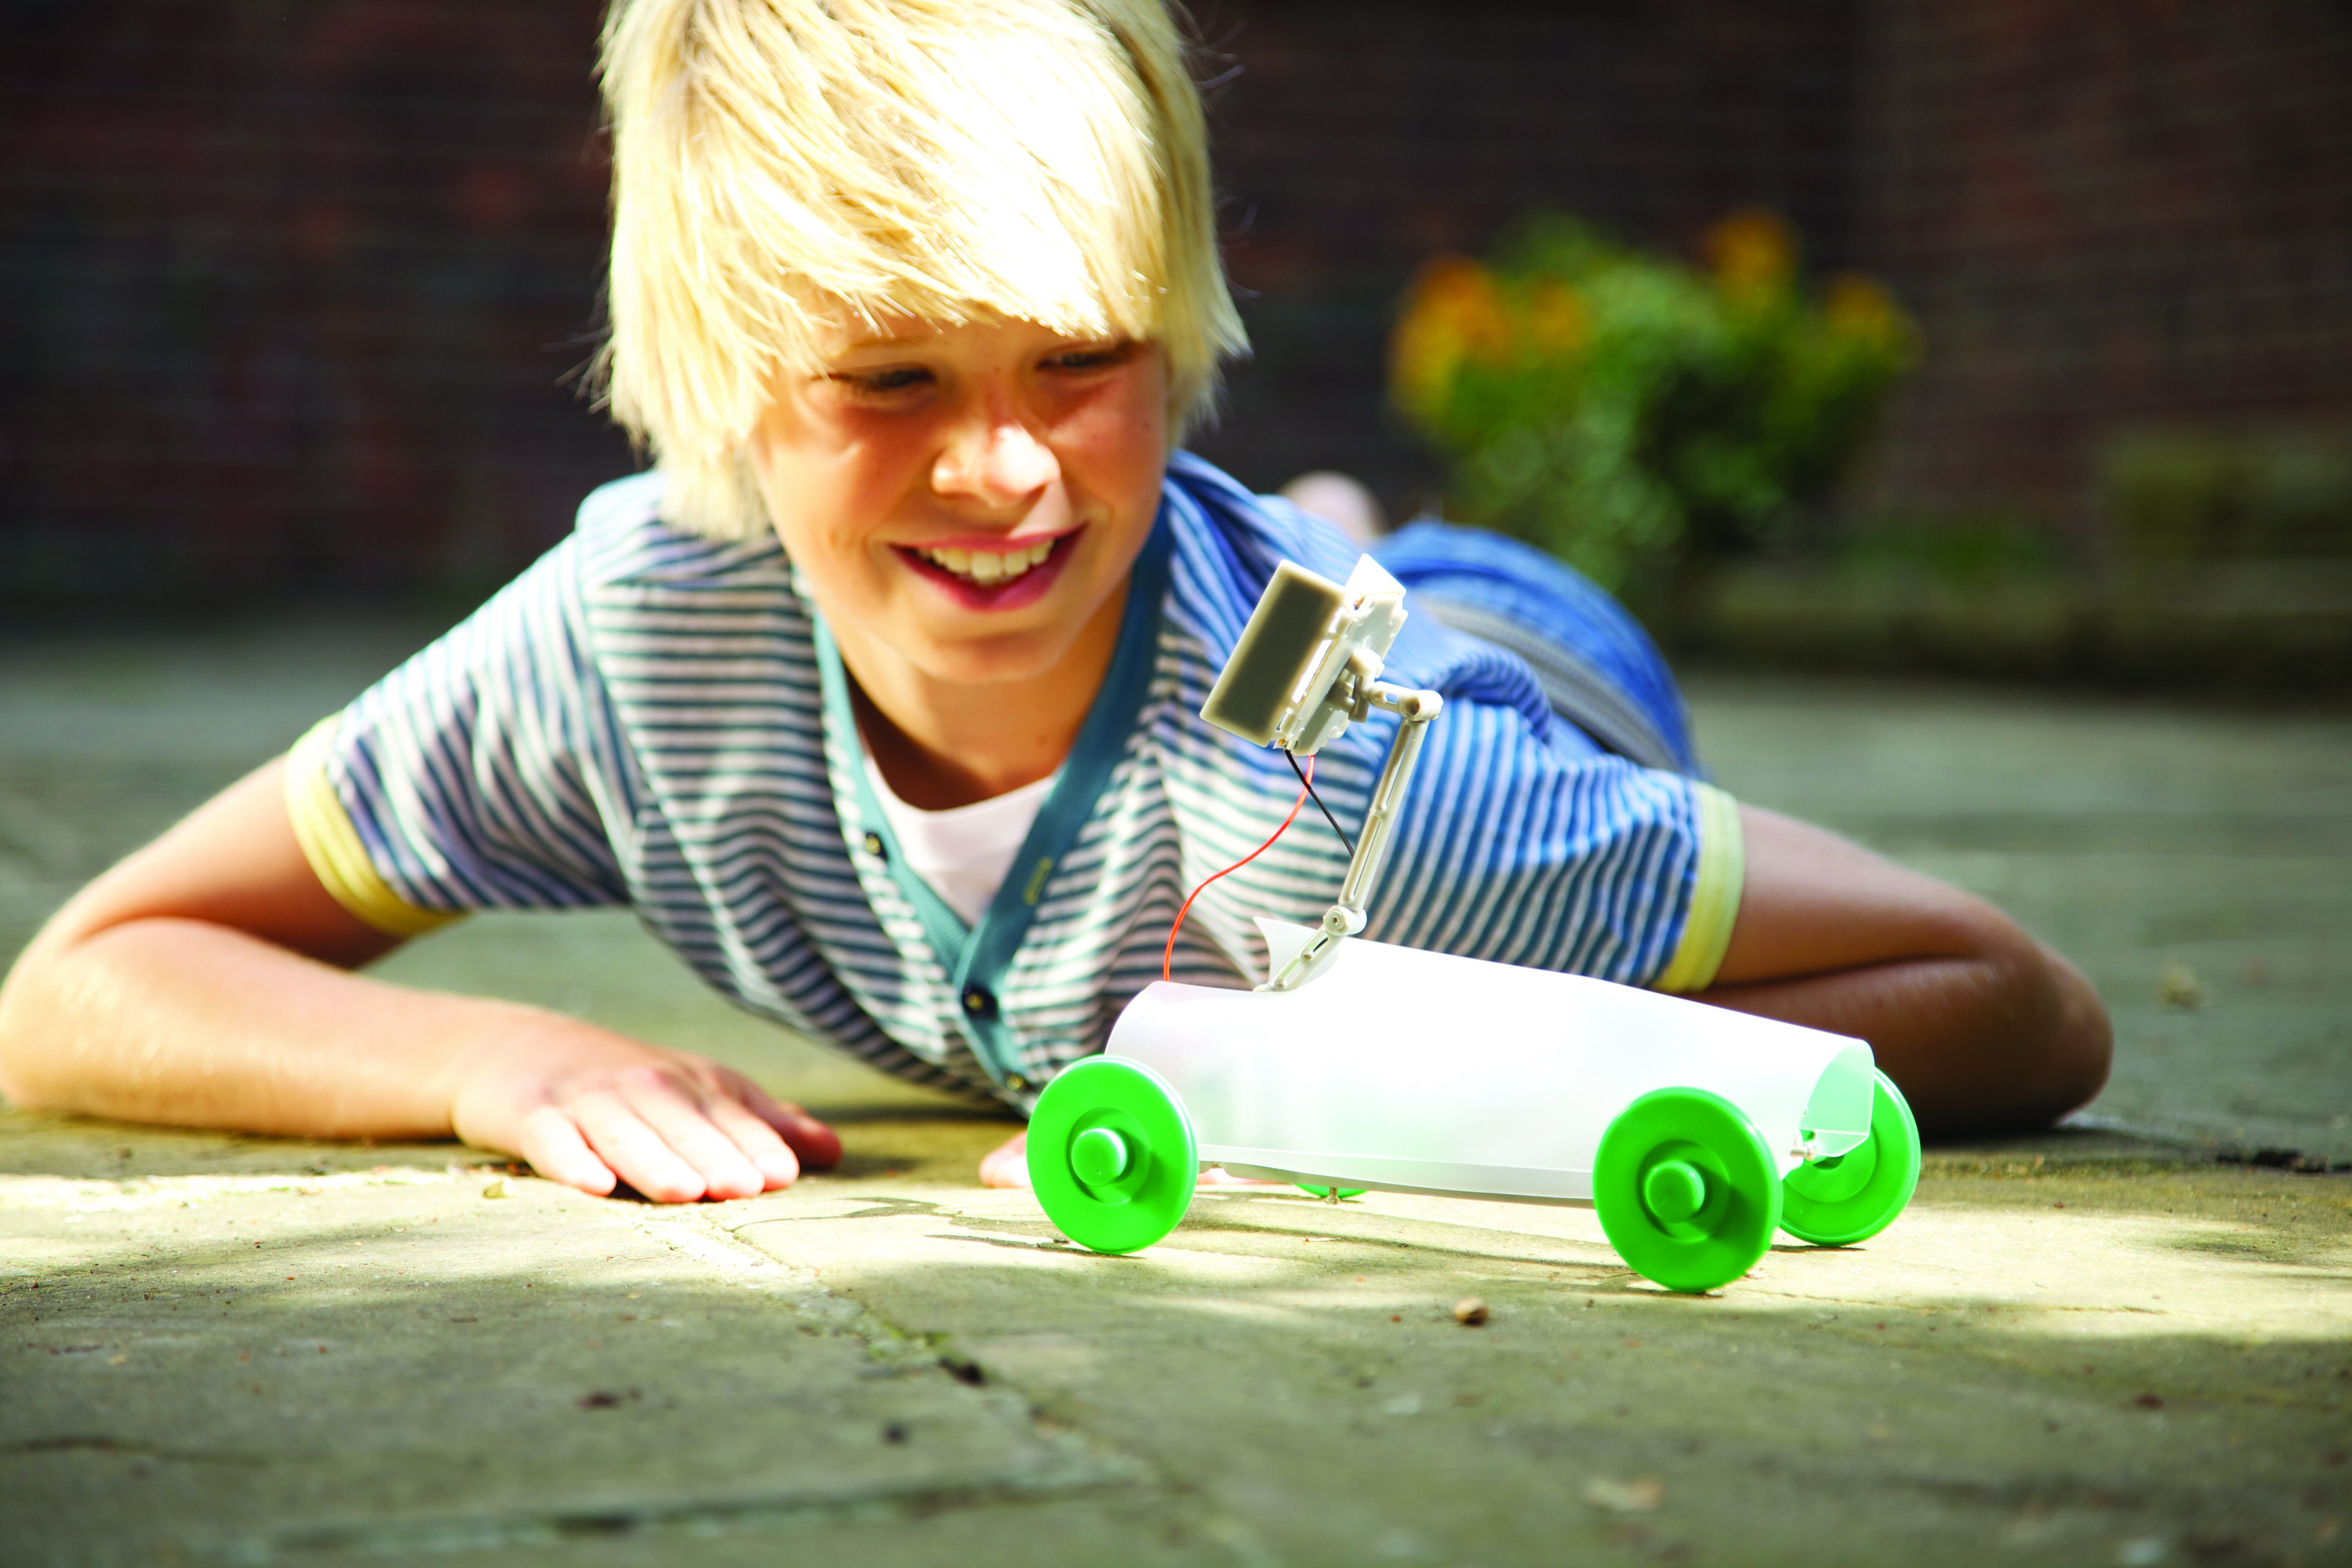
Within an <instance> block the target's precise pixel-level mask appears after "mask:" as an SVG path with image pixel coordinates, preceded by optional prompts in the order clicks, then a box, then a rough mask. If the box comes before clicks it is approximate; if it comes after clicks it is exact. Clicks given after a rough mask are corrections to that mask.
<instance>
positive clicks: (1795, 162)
mask: <svg viewBox="0 0 2352 1568" xmlns="http://www.w3.org/2000/svg"><path fill="white" fill-rule="evenodd" d="M1855 12H1856V6H1855V5H1853V3H1852V0H1779V3H1776V4H1774V5H1744V4H1740V3H1738V0H1654V3H1652V4H1645V5H1622V4H1616V3H1613V0H1611V3H1601V0H1452V3H1444V4H1440V3H1433V0H1258V3H1257V4H1253V5H1235V4H1234V3H1233V0H1216V3H1215V4H1206V3H1204V4H1202V5H1199V6H1197V7H1196V15H1197V16H1198V17H1199V19H1200V21H1201V23H1202V32H1203V34H1204V35H1205V36H1206V37H1208V38H1209V39H1211V40H1212V41H1213V43H1215V44H1216V45H1217V46H1218V47H1220V48H1221V50H1222V51H1223V56H1224V57H1225V58H1223V60H1221V61H1219V62H1218V64H1220V65H1221V66H1222V67H1223V68H1225V69H1227V70H1232V71H1234V72H1235V74H1234V76H1233V78H1232V79H1231V80H1230V81H1229V82H1228V83H1227V84H1226V85H1225V86H1223V88H1221V89H1219V90H1218V91H1217V92H1216V94H1215V95H1214V97H1213V120H1212V129H1213V137H1214V145H1215V155H1216V159H1217V165H1218V178H1219V183H1220V184H1221V185H1222V186H1223V189H1224V190H1225V191H1226V192H1227V193H1228V209H1227V223H1228V227H1229V228H1230V229H1231V231H1232V233H1233V242H1232V247H1231V251H1230V256H1231V264H1232V268H1233V274H1234V279H1235V281H1236V282H1238V283H1239V284H1241V285H1242V286H1243V288H1244V289H1246V290H1248V291H1249V293H1248V296H1247V297H1246V298H1245V300H1244V305H1243V314H1244V318H1245V319H1246V321H1248V323H1249V327H1250V330H1251V333H1252V336H1253V338H1254V339H1255V344H1256V350H1257V354H1256V359H1255V363H1253V364H1250V365H1248V366H1245V367H1244V368H1243V369H1242V370H1241V371H1239V372H1238V373H1237V374H1235V375H1234V378H1233V397H1232V416H1231V417H1230V418H1228V420H1227V421H1226V422H1225V424H1224V426H1223V427H1222V428H1221V429H1220V430H1218V431H1216V432H1214V433H1213V434H1211V435H1210V436H1208V437H1204V438H1203V439H1202V441H1201V442H1200V445H1201V447H1202V449H1203V450H1204V451H1206V452H1208V453H1209V454H1210V455H1212V456H1213V457H1215V458H1218V459H1219V460H1221V461H1223V462H1225V463H1227V464H1228V465H1229V466H1231V467H1232V468H1234V470H1235V472H1237V473H1238V474H1240V475H1241V476H1242V477H1243V478H1244V479H1249V480H1251V481H1253V482H1255V483H1258V484H1261V485H1274V484H1278V483H1280V482H1281V481H1282V480H1283V479H1285V478H1286V477H1288V476H1289V475H1290V474H1292V473H1294V472H1297V470H1298V469H1300V468H1308V467H1319V466H1327V465H1328V466H1338V467H1343V468H1350V469H1353V470H1354V471H1357V472H1359V473H1361V474H1363V475H1365V476H1366V477H1367V478H1368V479H1370V480H1371V481H1372V483H1373V485H1374V488H1375V489H1379V490H1381V491H1382V492H1384V493H1385V494H1386V495H1387V496H1388V497H1389V498H1390V500H1391V501H1392V502H1393V501H1396V500H1402V499H1404V498H1406V497H1408V496H1410V494H1411V493H1412V492H1413V491H1414V490H1416V489H1422V488H1423V487H1425V486H1426V484H1427V483H1428V481H1429V480H1430V479H1432V478H1433V470H1432V469H1431V468H1430V467H1429V464H1428V460H1427V459H1426V458H1424V457H1423V455H1422V454H1421V452H1420V451H1419V449H1418V448H1417V447H1415V446H1414V444H1413V443H1412V441H1411V440H1410V439H1409V438H1408V437H1405V436H1404V435H1403V434H1402V432H1401V431H1399V430H1398V428H1397V427H1396V426H1395V425H1394V423H1393V421H1392V420H1391V417H1390V416H1389V415H1388V413H1387V411H1386V405H1385V399H1384V395H1383V391H1382V385H1381V382H1382V371H1381V359H1382V354H1383V352H1384V348H1385V343H1386V338H1387V333H1388V326H1389V321H1390V319H1391V310H1392V308H1393V306H1394V302H1395V300H1396V298H1397V295H1398V294H1399V292H1400V291H1401V290H1402V288H1403V287H1404V284H1405V281H1406V279H1408V278H1409V277H1410V275H1411V273H1412V268H1414V267H1415V266H1416V265H1418V264H1419V263H1420V262H1421V261H1423V259H1425V258H1428V257H1429V256H1431V255H1432V254H1433V253H1435V252H1437V251H1441V250H1446V249H1463V250H1476V249H1479V248H1481V247H1485V246H1486V245H1488V244H1489V243H1490V242H1492V241H1493V240H1494V238H1495V237H1496V235H1497V234H1498V233H1499V232H1500V231H1501V230H1502V229H1503V227H1504V226H1506V225H1507V223H1508V222H1509V221H1510V220H1511V218H1512V217H1513V216H1514V215H1516V214H1517V213H1519V212H1521V211H1523V210H1524V209H1526V208H1528V207H1529V206H1534V205H1553V206H1563V207H1568V208H1571V209H1573V210H1576V211H1579V212H1581V213H1584V214H1586V215H1587V216H1591V217H1594V218H1597V219H1599V220H1601V221H1602V222H1604V223H1606V224H1609V225H1611V226H1614V227H1615V228H1617V229H1618V230H1619V231H1620V232H1622V233H1624V234H1626V235H1629V236H1632V237H1638V238H1642V239H1645V240H1650V241H1654V242H1658V243H1663V244H1667V245H1674V246H1687V245H1689V244H1690V242H1691V241H1692V240H1693V239H1694V238H1695V237H1696V235H1697V233H1698V231H1699V230H1700V229H1701V228H1702V227H1704V226H1706V224H1707V223H1709V222H1710V221H1712V220H1713V219H1715V218H1717V217H1719V216H1722V215H1723V214H1724V212H1725V211H1727V209H1729V208H1731V207H1733V206H1736V205H1741V204H1744V203H1749V202H1759V201H1760V202H1765V203H1769V204H1770V205H1775V206H1778V207H1780V209H1782V210H1783V211H1784V212H1786V213H1788V214H1789V215H1790V216H1791V217H1792V218H1793V219H1794V220H1795V221H1796V223H1797V224H1798V226H1799V227H1800V228H1801V230H1802V231H1803V233H1804V235H1805V237H1806V239H1807V241H1808V243H1809V245H1810V246H1811V248H1812V249H1813V250H1814V252H1815V253H1816V255H1817V256H1818V257H1820V258H1822V259H1825V260H1827V261H1829V262H1832V263H1839V262H1843V261H1844V260H1845V259H1847V243H1846V240H1847V235H1848V232H1849V230H1850V226H1851V225H1850V214H1849V210H1848V209H1849V197H1850V195H1851V178H1850V169H1851V160H1850V146H1849V137H1848V126H1849V122H1850V121H1851V118H1852V100H1853V53H1854V44H1855V39H1856V32H1855V27H1854V16H1855Z"/></svg>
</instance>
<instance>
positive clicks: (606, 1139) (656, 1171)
mask: <svg viewBox="0 0 2352 1568" xmlns="http://www.w3.org/2000/svg"><path fill="white" fill-rule="evenodd" d="M572 1120H573V1121H577V1122H578V1123H579V1124H580V1131H581V1132H582V1133H583V1134H584V1135H585V1136H586V1138H587V1140H588V1146H589V1147H590V1148H591V1149H593V1150H594V1151H595V1152H596V1154H597V1157H598V1158H600V1159H602V1160H603V1161H604V1163H606V1164H608V1165H610V1166H612V1167H613V1169H614V1173H617V1174H618V1175H619V1176H620V1178H621V1180H623V1181H625V1182H626V1183H628V1184H629V1185H631V1186H633V1187H635V1188H636V1189H637V1191H639V1192H641V1193H643V1194H645V1195H646V1196H647V1197H649V1198H651V1199H653V1200H654V1201H655V1202H656V1203H664V1204H690V1203H692V1202H694V1200H695V1199H697V1198H698V1197H701V1196H702V1195H703V1194H705V1193H707V1192H708V1191H709V1183H707V1182H705V1181H704V1180H703V1179H702V1175H701V1173H699V1172H698V1171H697V1170H696V1169H695V1168H694V1167H693V1166H692V1165H691V1164H689V1163H688V1162H686V1161H685V1160H683V1159H681V1158H679V1156H678V1153H677V1151H676V1150H675V1149H672V1148H671V1147H670V1146H669V1143H668V1142H667V1141H666V1140H665V1139H664V1138H663V1137H662V1135H661V1134H660V1133H659V1132H657V1131H655V1130H654V1129H653V1128H652V1127H650V1126H648V1125H646V1120H645V1118H644V1117H642V1116H640V1115H639V1114H638V1113H637V1110H636V1108H635V1106H634V1105H633V1104H631V1103H630V1102H628V1101H627V1100H623V1099H622V1098H621V1097H620V1096H619V1095H618V1094H616V1093H614V1092H612V1091H610V1090H604V1091H600V1092H598V1093H595V1094H590V1095H583V1096H582V1097H581V1098H580V1099H579V1100H576V1101H574V1102H573V1104H572Z"/></svg>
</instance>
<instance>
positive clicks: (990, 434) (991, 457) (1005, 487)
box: [931, 409, 1062, 505]
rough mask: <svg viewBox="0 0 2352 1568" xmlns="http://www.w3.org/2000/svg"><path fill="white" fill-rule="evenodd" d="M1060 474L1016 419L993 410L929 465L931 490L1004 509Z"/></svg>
mask: <svg viewBox="0 0 2352 1568" xmlns="http://www.w3.org/2000/svg"><path fill="white" fill-rule="evenodd" d="M1061 471H1062V465H1061V462H1060V460H1059V459H1057V458H1055V456H1054V452H1053V448H1051V447H1047V446H1046V445H1045V443H1044V442H1043V441H1040V440H1039V439H1038V438H1037V437H1036V434H1035V432H1034V431H1032V430H1031V429H1030V428H1029V426H1027V425H1026V424H1024V422H1023V421H1022V420H1021V419H1020V418H1019V417H1018V416H1015V415H1013V413H1011V412H1010V411H1009V410H996V409H991V410H989V411H988V414H987V416H986V417H984V418H981V419H974V420H971V421H970V422H969V423H967V424H965V425H964V426H962V428H961V429H959V430H958V431H956V433H955V434H954V436H953V437H950V440H949V441H948V444H947V446H946V447H944V448H943V449H942V450H941V451H940V456H939V460H938V461H937V462H936V463H934V464H933V465H932V468H931V486H932V488H933V489H936V490H937V491H938V492H939V493H940V494H941V495H945V496H970V497H971V498H972V499H974V500H981V501H985V502H988V503H991V504H993V505H1003V504H1007V503H1010V502H1013V501H1017V500H1021V499H1022V498H1023V497H1024V496H1030V495H1034V494H1035V493H1036V492H1037V491H1038V490H1040V489H1044V488H1045V486H1047V485H1049V484H1051V483H1053V482H1054V480H1055V479H1057V478H1059V477H1060V475H1061Z"/></svg>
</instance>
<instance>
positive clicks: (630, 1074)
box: [620, 1068, 767, 1200]
mask: <svg viewBox="0 0 2352 1568" xmlns="http://www.w3.org/2000/svg"><path fill="white" fill-rule="evenodd" d="M620 1089H621V1092H622V1093H623V1094H625V1095H626V1096H627V1097H628V1101H629V1107H630V1109H631V1110H635V1112H636V1113H637V1114H638V1116H640V1117H642V1118H643V1119H644V1120H645V1122H646V1125H647V1126H648V1127H651V1128H652V1129H653V1130H654V1131H655V1132H656V1133H658V1134H659V1135H660V1137H661V1140H662V1142H664V1143H667V1145H669V1148H670V1151H671V1152H672V1153H674V1154H675V1155H677V1158H679V1159H681V1160H684V1161H685V1162H686V1163H688V1164H689V1165H691V1166H693V1167H694V1170H695V1173H696V1175H697V1176H698V1177H699V1179H700V1181H701V1185H702V1191H701V1192H699V1193H698V1194H695V1195H696V1196H698V1197H710V1198H718V1199H722V1200H723V1199H727V1198H749V1197H756V1196H758V1195H759V1194H761V1192H763V1191H765V1190H766V1188H767V1183H766V1182H765V1180H764V1179H763V1178H762V1176H761V1171H760V1168H759V1165H758V1164H757V1163H755V1162H753V1161H752V1160H751V1159H749V1158H747V1157H746V1156H745V1155H744V1152H743V1151H742V1150H741V1149H740V1148H738V1147H737V1146H736V1143H735V1140H734V1139H732V1138H730V1137H729V1136H728V1135H727V1134H726V1133H725V1132H722V1131H719V1127H718V1126H717V1124H715V1123H714V1122H713V1121H711V1119H710V1113H709V1110H708V1109H707V1108H706V1106H705V1104H704V1102H703V1101H702V1100H701V1099H700V1098H699V1097H698V1096H697V1095H696V1094H694V1093H693V1092H692V1091H691V1090H690V1089H688V1088H687V1087H686V1086H685V1085H683V1084H680V1083H679V1082H677V1079H673V1078H671V1077H670V1076H669V1075H668V1074H667V1073H665V1072H662V1071H661V1070H659V1069H658V1068H631V1069H630V1070H629V1071H627V1072H625V1073H623V1074H622V1075H621V1079H620Z"/></svg>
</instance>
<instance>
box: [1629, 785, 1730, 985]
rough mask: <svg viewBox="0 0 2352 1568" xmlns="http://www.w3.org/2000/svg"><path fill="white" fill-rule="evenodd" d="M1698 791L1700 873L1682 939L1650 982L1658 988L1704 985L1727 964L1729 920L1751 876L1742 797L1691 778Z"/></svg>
mask: <svg viewBox="0 0 2352 1568" xmlns="http://www.w3.org/2000/svg"><path fill="white" fill-rule="evenodd" d="M1691 788H1692V789H1693V790H1695V791H1696V792H1697V795H1698V877H1697V879H1696V882H1695V884H1694V885H1693V886H1692V888H1691V901H1690V914H1689V916H1688V917H1687V918H1686V919H1685V920H1684V921H1683V940H1682V943H1681V945H1680V946H1678V947H1676V948H1675V956H1674V958H1673V960H1672V961H1671V962H1670V963H1667V965H1666V972H1665V973H1664V974H1661V975H1659V976H1658V978H1657V979H1656V980H1655V981H1654V982H1652V984H1653V985H1654V987H1655V988H1656V989H1657V990H1660V991H1704V990H1706V988H1707V987H1708V986H1710V985H1712V984H1715V972H1716V971H1717V970H1718V969H1721V968H1722V967H1723V952H1724V949H1726V948H1727V947H1729V946H1730V945H1731V925H1732V922H1733V921H1736V920H1738V918H1739V894H1740V891H1741V889H1743V888H1744V887H1745V886H1746V885H1747V881H1748V850H1747V845H1746V841H1745V840H1744V839H1742V838H1741V837H1740V834H1739V803H1738V802H1737V801H1735V800H1733V799H1732V798H1731V797H1730V796H1729V795H1726V794H1724V793H1723V792H1722V791H1721V790H1719V789H1717V788H1716V787H1715V786H1714V785H1713V784H1693V785H1692V786H1691Z"/></svg>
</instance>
